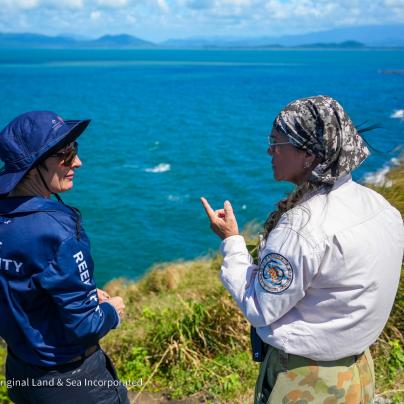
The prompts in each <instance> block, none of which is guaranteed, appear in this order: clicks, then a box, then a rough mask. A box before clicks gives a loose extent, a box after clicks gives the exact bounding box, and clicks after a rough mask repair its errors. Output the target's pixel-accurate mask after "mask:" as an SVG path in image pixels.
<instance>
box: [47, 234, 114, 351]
mask: <svg viewBox="0 0 404 404" xmlns="http://www.w3.org/2000/svg"><path fill="white" fill-rule="evenodd" d="M92 273H93V260H92V257H91V254H90V252H89V250H88V249H87V248H86V246H83V244H82V243H80V241H78V240H77V239H76V238H75V237H71V238H69V239H67V240H65V241H63V242H62V243H61V244H60V246H59V249H58V251H57V254H56V257H55V259H54V260H53V262H51V263H50V264H49V265H48V267H47V268H46V270H45V271H44V272H43V273H42V274H41V277H40V284H41V286H42V288H43V289H45V290H46V291H47V293H48V294H49V295H50V296H51V298H52V300H53V302H54V303H55V305H56V306H57V308H58V311H59V316H60V319H61V321H62V322H63V324H64V326H65V329H66V337H67V340H68V341H70V342H72V343H81V344H83V345H84V346H91V345H94V344H96V343H97V342H98V340H99V339H100V338H102V337H103V336H104V335H105V334H107V333H108V331H109V330H110V329H111V328H115V327H116V326H117V325H118V324H119V316H118V314H117V312H116V310H115V308H114V307H113V306H112V305H111V304H109V303H101V304H99V303H98V297H97V289H96V285H95V282H94V279H93V274H92Z"/></svg>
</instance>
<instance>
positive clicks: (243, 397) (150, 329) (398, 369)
mask: <svg viewBox="0 0 404 404" xmlns="http://www.w3.org/2000/svg"><path fill="white" fill-rule="evenodd" d="M389 179H390V180H391V181H392V184H393V185H392V186H390V187H384V188H377V191H378V192H380V193H381V194H383V195H384V196H385V197H386V198H387V199H388V200H389V201H390V202H391V203H392V204H393V205H395V206H396V207H397V208H398V209H399V210H400V211H401V214H403V212H404V166H401V167H399V168H397V169H395V170H393V171H391V172H390V174H389ZM255 228H256V226H254V227H253V228H250V229H249V230H248V233H249V234H251V233H254V229H255ZM220 262H221V258H220V256H219V255H218V254H217V255H215V256H213V257H206V258H202V259H196V260H194V261H189V262H175V263H171V264H164V265H159V266H156V267H154V268H153V269H152V270H151V271H149V272H148V273H147V274H146V275H145V276H144V277H143V278H142V279H141V280H140V281H139V282H136V283H135V282H130V281H127V280H125V279H116V280H113V281H111V282H110V283H109V284H108V285H107V286H106V289H107V291H108V292H109V293H110V294H111V295H115V294H119V295H121V296H122V297H123V298H124V300H125V303H126V311H127V312H126V318H125V320H124V321H122V323H121V326H120V328H119V329H118V330H116V331H113V332H111V333H109V335H107V337H105V338H104V339H103V340H102V346H103V348H104V349H105V350H106V351H107V352H108V353H109V355H110V356H111V357H112V359H113V361H114V363H115V365H116V368H117V370H118V373H119V376H120V378H121V380H123V381H138V380H139V379H140V378H141V379H142V387H139V386H133V387H130V386H128V387H129V389H130V390H133V391H134V392H135V394H138V393H140V392H141V391H142V390H144V391H148V392H164V393H165V394H166V395H168V396H169V397H171V398H181V397H188V398H192V397H198V398H199V399H204V400H206V401H210V402H222V403H225V402H229V403H230V402H231V403H245V402H251V401H252V394H253V387H254V384H255V379H256V376H257V373H258V366H257V365H256V364H255V363H254V362H253V361H252V360H251V357H250V351H249V349H250V348H249V326H248V324H247V322H246V321H245V319H244V318H243V317H242V315H241V313H240V311H239V309H238V308H237V307H236V305H235V303H234V302H233V299H232V298H231V297H230V295H229V294H228V293H227V291H226V290H225V289H224V288H223V286H222V285H221V283H220V280H219V269H220ZM403 273H404V267H403V269H402V277H403ZM403 292H404V283H403V281H401V283H400V289H399V292H398V294H397V298H396V300H395V304H394V307H393V310H392V313H391V315H390V318H389V321H388V323H387V325H386V327H385V328H384V330H383V332H382V334H381V336H380V337H379V339H378V340H377V342H376V343H375V344H374V345H373V346H372V347H371V351H372V354H373V357H374V360H375V370H376V389H377V393H378V395H380V396H382V397H385V398H389V399H391V400H392V401H393V402H395V403H399V402H403V401H404V395H403V391H402V386H403V385H404V374H403V366H404V355H403V343H404V339H403V330H404V328H403V326H404V324H403V322H404V312H403V311H404V309H403V308H404V294H403ZM5 352H6V351H5V346H4V344H1V343H0V365H1V366H3V365H4V358H5ZM0 379H1V378H0ZM5 391H6V390H5V387H4V386H1V385H0V404H2V403H6V402H9V401H8V400H7V398H6V396H5Z"/></svg>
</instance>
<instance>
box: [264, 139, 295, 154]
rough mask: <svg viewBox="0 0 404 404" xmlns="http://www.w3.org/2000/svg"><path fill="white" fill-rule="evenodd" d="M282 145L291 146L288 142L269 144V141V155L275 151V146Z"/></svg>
mask: <svg viewBox="0 0 404 404" xmlns="http://www.w3.org/2000/svg"><path fill="white" fill-rule="evenodd" d="M283 144H291V143H290V142H279V143H271V141H269V150H270V151H271V153H273V152H274V151H275V146H281V145H283Z"/></svg>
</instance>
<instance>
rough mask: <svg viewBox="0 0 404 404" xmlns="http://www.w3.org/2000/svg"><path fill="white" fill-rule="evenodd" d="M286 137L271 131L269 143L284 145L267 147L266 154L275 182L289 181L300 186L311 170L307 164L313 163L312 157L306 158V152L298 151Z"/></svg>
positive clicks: (274, 130)
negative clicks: (268, 157)
mask: <svg viewBox="0 0 404 404" xmlns="http://www.w3.org/2000/svg"><path fill="white" fill-rule="evenodd" d="M288 141H289V140H288V137H287V136H286V135H284V134H282V133H281V132H279V131H277V130H276V129H273V130H272V132H271V136H270V143H271V144H276V143H284V144H279V145H274V146H269V148H268V154H269V155H270V156H271V157H272V169H273V172H274V178H275V180H276V181H289V182H293V183H294V184H296V185H300V184H301V183H302V182H303V181H304V180H305V179H306V177H307V174H308V172H309V171H311V168H309V167H307V164H308V163H310V165H311V163H312V162H313V160H314V157H313V156H308V155H307V153H306V152H304V151H302V150H298V149H297V148H296V147H294V146H293V145H292V144H291V143H288Z"/></svg>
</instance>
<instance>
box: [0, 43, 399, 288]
mask: <svg viewBox="0 0 404 404" xmlns="http://www.w3.org/2000/svg"><path fill="white" fill-rule="evenodd" d="M403 71H404V51H403V50H332V51H327V50H84V49H81V50H56V49H53V50H50V49H29V50H28V49H18V50H16V49H1V50H0V88H1V92H2V97H3V102H2V107H1V108H0V126H1V127H4V126H5V125H6V124H7V123H8V122H9V121H10V120H11V119H12V118H14V117H15V116H16V115H18V114H20V113H22V112H26V111H29V110H38V109H46V110H53V111H55V112H57V113H58V114H59V115H60V116H62V117H63V118H64V119H81V118H90V119H91V120H92V122H91V124H90V126H89V128H88V129H87V131H86V132H85V133H84V134H83V135H82V137H80V158H81V159H82V161H83V163H84V164H83V167H82V168H81V169H79V170H78V171H77V173H76V176H75V184H74V189H73V190H72V191H70V192H68V193H66V194H64V195H62V196H63V198H64V200H65V201H66V202H67V203H69V204H72V205H74V206H76V207H78V208H79V209H80V210H81V211H82V213H83V217H84V225H85V228H86V231H87V233H88V234H89V236H90V239H91V242H92V253H93V257H94V260H95V265H96V279H97V282H98V284H99V285H102V284H103V283H105V282H107V281H108V280H110V279H113V278H116V277H125V278H129V279H137V278H139V277H140V276H142V275H143V274H144V273H145V272H146V271H147V270H148V269H149V268H150V267H151V266H153V265H154V264H157V263H160V262H167V261H173V260H178V259H184V260H187V259H192V258H195V257H200V256H203V255H206V254H209V253H212V252H213V251H216V250H217V249H218V247H219V244H220V240H219V239H218V238H217V237H216V236H215V235H214V234H213V233H212V232H211V231H210V228H209V224H208V220H207V218H206V217H205V213H204V211H203V209H202V206H201V205H200V202H199V197H200V196H205V197H206V198H208V200H209V201H210V202H211V204H212V205H213V206H214V207H215V208H219V207H221V206H222V203H223V201H224V200H225V199H229V200H230V201H231V202H232V204H233V207H234V210H235V213H236V216H237V218H238V221H239V225H240V227H241V228H242V227H243V226H245V225H246V224H247V223H249V222H251V221H253V220H255V221H258V222H263V221H264V220H265V218H266V216H267V214H268V213H269V212H270V211H271V210H272V209H273V208H274V204H275V203H276V201H277V200H279V199H280V198H281V197H283V196H284V195H285V192H287V191H288V190H290V189H292V187H291V185H290V184H287V183H277V182H275V181H274V179H273V178H272V169H271V164H270V158H269V157H268V155H267V154H266V151H267V136H268V133H269V131H270V129H271V125H272V121H273V119H274V117H275V115H276V114H277V113H278V112H279V111H280V110H281V109H282V107H284V106H285V105H286V104H287V103H288V102H290V101H292V100H294V99H296V98H300V97H305V96H310V95H318V94H327V95H330V96H332V97H334V98H336V99H337V100H339V101H340V103H341V104H342V105H343V106H344V108H345V109H346V111H347V112H348V113H349V115H350V116H351V118H352V120H353V121H354V123H355V124H357V125H359V124H362V123H364V122H366V124H367V125H370V124H380V125H381V126H382V128H380V129H377V130H373V131H371V132H367V133H366V134H365V135H366V139H367V141H368V142H369V143H370V144H371V145H372V146H373V147H374V148H375V149H378V150H381V151H384V152H388V151H391V150H394V149H395V148H396V147H397V146H399V145H402V144H403V143H404V119H403V117H404V113H403V109H404V74H403ZM400 73H401V74H400ZM398 154H399V152H398V151H397V150H395V151H393V152H390V153H373V154H372V156H371V157H369V158H368V159H367V160H366V161H365V163H364V164H363V165H362V166H361V167H360V168H359V169H357V170H356V171H355V173H354V179H356V180H359V181H360V180H363V179H364V178H365V177H366V176H369V173H374V172H378V171H379V172H383V170H384V171H386V170H388V167H389V164H391V163H390V162H391V159H392V158H395V157H397V156H398ZM380 170H382V171H380Z"/></svg>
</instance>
